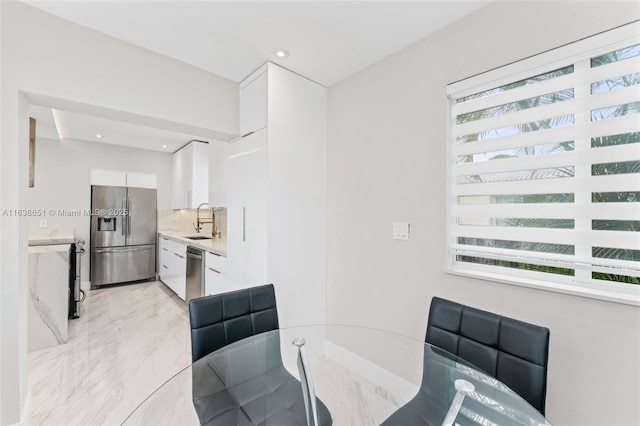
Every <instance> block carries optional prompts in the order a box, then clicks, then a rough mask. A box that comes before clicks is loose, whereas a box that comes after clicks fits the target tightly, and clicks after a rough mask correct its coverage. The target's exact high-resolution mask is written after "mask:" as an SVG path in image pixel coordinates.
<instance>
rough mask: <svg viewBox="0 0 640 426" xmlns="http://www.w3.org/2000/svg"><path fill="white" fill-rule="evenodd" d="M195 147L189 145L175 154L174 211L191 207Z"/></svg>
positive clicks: (173, 180) (172, 192)
mask: <svg viewBox="0 0 640 426" xmlns="http://www.w3.org/2000/svg"><path fill="white" fill-rule="evenodd" d="M192 156H193V147H192V146H191V145H187V146H186V147H184V148H182V149H181V150H180V151H177V152H176V153H175V154H173V179H172V183H173V186H172V189H171V195H172V201H173V203H172V204H173V208H174V209H188V208H190V207H191V200H192V194H191V190H192V189H191V175H192V174H193V171H192V168H193V164H192Z"/></svg>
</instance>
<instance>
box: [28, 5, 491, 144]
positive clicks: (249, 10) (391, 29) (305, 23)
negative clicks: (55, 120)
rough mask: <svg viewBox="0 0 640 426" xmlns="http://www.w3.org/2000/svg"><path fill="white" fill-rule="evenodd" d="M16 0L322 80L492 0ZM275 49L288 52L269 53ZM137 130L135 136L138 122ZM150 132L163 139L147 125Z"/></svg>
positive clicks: (226, 65) (199, 55) (165, 47)
mask: <svg viewBox="0 0 640 426" xmlns="http://www.w3.org/2000/svg"><path fill="white" fill-rule="evenodd" d="M23 1H24V2H25V3H27V4H29V5H31V6H34V7H37V8H39V9H42V10H44V11H46V12H49V13H52V14H54V15H57V16H60V17H62V18H64V19H68V20H70V21H73V22H76V23H78V24H81V25H84V26H86V27H89V28H93V29H95V30H97V31H101V32H103V33H106V34H108V35H111V36H113V37H115V38H119V39H122V40H125V41H127V42H130V43H132V44H135V45H138V46H141V47H143V48H147V49H149V50H152V51H155V52H157V53H160V54H163V55H166V56H169V57H172V58H174V59H177V60H180V61H182V62H185V63H188V64H191V65H194V66H196V67H199V68H202V69H205V70H207V71H210V72H213V73H215V74H218V75H220V76H223V77H226V78H229V79H231V80H234V81H237V82H239V81H241V80H242V79H244V77H246V76H247V75H249V74H250V73H251V72H252V71H254V70H255V69H257V68H258V67H259V66H260V65H262V64H263V63H264V62H266V61H271V62H274V63H277V64H280V65H282V66H283V67H285V68H288V69H290V70H292V71H294V72H297V73H299V74H301V75H304V76H305V77H307V78H310V79H312V80H314V81H316V82H318V83H320V84H323V85H325V86H330V85H333V84H335V83H337V82H339V81H341V80H343V79H345V78H346V77H348V76H349V75H351V74H353V73H356V72H358V71H360V70H361V69H363V68H366V67H367V66H369V65H371V64H373V63H375V62H377V61H379V60H381V59H383V58H385V57H387V56H389V55H391V54H393V53H394V52H397V51H399V50H401V49H403V48H405V47H407V46H409V45H410V44H412V43H415V42H416V41H418V40H420V39H422V38H425V37H427V36H428V35H429V34H432V33H433V32H435V31H437V30H439V29H441V28H443V27H445V26H446V25H448V24H450V23H452V22H454V21H456V20H459V19H460V18H462V17H464V16H465V15H468V14H470V13H472V12H473V11H475V10H477V9H479V8H481V7H483V6H485V5H487V4H488V3H490V2H491V1H492V0H470V1H459V0H429V1H424V0H423V1H416V0H413V1H402V0H395V1H366V0H359V1H304V0H297V1H295V0H289V1H266V0H262V1H244V0H236V1H213V0H196V1H184V0H173V1H171V0H127V1H113V0H111V1H107V0H92V1H89V0H85V1H68V0H67V1H59V0H23ZM277 48H284V49H286V50H287V51H289V53H290V55H289V56H288V57H287V58H284V59H278V58H276V57H275V56H274V55H273V51H274V50H275V49H277ZM85 117H86V116H84V117H83V116H80V115H79V114H76V116H75V117H67V118H69V120H66V121H67V123H69V122H70V121H73V120H72V119H74V120H80V121H81V120H83V119H84V118H85ZM93 124H96V123H95V122H90V121H87V122H85V123H83V124H79V125H77V126H76V125H72V124H66V125H65V133H67V132H71V130H70V129H74V128H76V127H78V128H79V129H86V130H87V131H88V129H89V127H90V126H91V125H93ZM102 124H105V123H102ZM67 129H69V130H67ZM122 130H123V132H125V131H127V128H126V127H125V126H123V129H122ZM128 130H131V129H128ZM136 130H137V131H138V132H137V133H135V134H136V135H137V138H138V140H139V139H140V138H141V137H142V135H141V133H140V131H141V129H136ZM97 131H98V130H95V131H93V132H92V134H93V135H94V138H93V139H91V140H95V139H96V138H95V133H96V132H97ZM74 132H75V131H74ZM78 132H81V131H80V130H78ZM90 133H91V132H89V133H88V134H90ZM116 133H119V134H120V135H122V133H120V132H116ZM82 134H84V133H82ZM149 136H150V137H156V138H160V139H162V137H161V135H160V134H158V133H154V132H152V131H150V133H149ZM172 136H173V137H175V136H176V135H175V134H174V135H166V137H167V138H171V137H172ZM69 137H73V138H74V139H77V138H78V137H77V135H75V133H74V136H69ZM103 139H104V138H103ZM101 142H106V140H101ZM186 142H187V141H186V140H185V143H186ZM128 143H129V142H127V144H128ZM149 149H153V148H149Z"/></svg>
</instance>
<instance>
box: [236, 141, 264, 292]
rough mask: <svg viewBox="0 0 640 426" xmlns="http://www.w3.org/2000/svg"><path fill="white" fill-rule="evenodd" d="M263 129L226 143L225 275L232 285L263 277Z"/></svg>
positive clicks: (240, 285) (252, 282)
mask: <svg viewBox="0 0 640 426" xmlns="http://www.w3.org/2000/svg"><path fill="white" fill-rule="evenodd" d="M266 185H267V129H262V130H260V131H258V132H255V133H253V134H251V135H249V136H247V137H245V138H242V139H241V140H239V141H236V142H234V143H232V144H230V145H229V149H228V156H227V188H228V207H227V275H228V280H229V285H230V286H231V287H232V288H245V287H249V286H252V285H259V284H265V283H266V281H267V187H266Z"/></svg>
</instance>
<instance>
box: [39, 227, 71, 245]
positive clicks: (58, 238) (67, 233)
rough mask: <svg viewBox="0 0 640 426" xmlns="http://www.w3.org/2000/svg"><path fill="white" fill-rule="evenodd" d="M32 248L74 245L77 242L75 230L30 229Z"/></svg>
mask: <svg viewBox="0 0 640 426" xmlns="http://www.w3.org/2000/svg"><path fill="white" fill-rule="evenodd" d="M28 240H29V245H30V246H50V245H56V244H73V243H75V242H76V231H75V229H29V236H28Z"/></svg>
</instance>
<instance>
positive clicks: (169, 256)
mask: <svg viewBox="0 0 640 426" xmlns="http://www.w3.org/2000/svg"><path fill="white" fill-rule="evenodd" d="M159 260H160V268H159V272H158V274H159V275H160V280H161V281H162V282H163V283H165V284H166V285H167V287H169V288H170V289H171V290H173V292H174V293H175V294H177V295H178V297H179V298H181V299H182V300H185V291H186V287H187V282H186V274H187V246H186V244H182V243H179V242H177V241H172V240H169V239H167V238H164V237H160V259H159Z"/></svg>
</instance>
